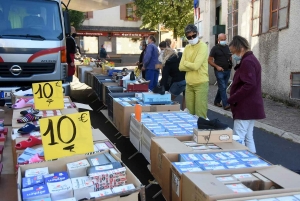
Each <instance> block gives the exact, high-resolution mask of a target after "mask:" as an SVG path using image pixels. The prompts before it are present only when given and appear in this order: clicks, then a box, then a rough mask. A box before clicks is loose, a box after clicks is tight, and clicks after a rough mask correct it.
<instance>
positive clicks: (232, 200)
mask: <svg viewBox="0 0 300 201" xmlns="http://www.w3.org/2000/svg"><path fill="white" fill-rule="evenodd" d="M293 196H295V197H296V198H297V199H298V200H300V191H298V192H291V193H280V194H275V195H272V194H270V195H260V196H254V197H243V198H230V199H220V200H219V199H218V200H217V201H245V200H248V201H259V200H264V201H267V200H265V199H269V201H274V198H277V200H278V201H285V200H287V197H293ZM278 198H280V200H279V199H278ZM277 200H276V201H277ZM289 200H291V199H289Z"/></svg>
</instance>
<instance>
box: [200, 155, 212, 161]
mask: <svg viewBox="0 0 300 201" xmlns="http://www.w3.org/2000/svg"><path fill="white" fill-rule="evenodd" d="M197 157H198V158H199V159H200V161H215V160H216V159H215V158H214V157H213V156H212V155H210V154H198V155H197Z"/></svg>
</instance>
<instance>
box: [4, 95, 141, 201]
mask: <svg viewBox="0 0 300 201" xmlns="http://www.w3.org/2000/svg"><path fill="white" fill-rule="evenodd" d="M12 97H13V98H12V100H13V101H14V102H13V105H14V107H15V109H14V110H13V115H12V127H13V128H12V130H11V132H10V133H11V138H12V145H13V146H12V149H13V150H12V152H13V161H14V165H15V167H16V168H17V170H18V171H17V173H18V181H17V183H18V200H19V201H38V200H39V201H40V200H44V201H56V200H62V201H68V200H76V201H78V200H82V199H94V200H97V199H100V198H101V200H103V198H104V199H105V200H106V199H107V200H124V201H135V200H136V201H137V200H138V195H139V192H140V191H141V190H143V189H144V186H143V185H142V184H141V183H140V181H139V180H138V179H137V178H136V177H135V176H134V175H133V173H132V172H131V171H130V170H129V169H128V168H127V167H126V166H125V164H123V163H122V161H121V153H120V151H119V150H118V149H117V148H116V147H115V145H114V144H113V143H112V142H111V141H110V140H109V139H108V138H107V137H106V136H105V135H104V134H103V133H102V132H101V131H100V130H98V129H92V139H93V145H92V147H91V149H90V150H93V151H94V152H92V153H87V154H86V155H76V153H75V155H74V156H70V157H62V158H58V159H57V160H53V161H52V160H49V161H45V159H46V158H47V157H46V156H44V146H45V144H43V140H42V136H41V130H40V121H41V119H43V118H48V117H54V116H66V115H70V114H76V113H78V108H83V109H88V110H92V109H91V108H90V107H89V106H88V105H83V104H79V103H74V102H72V101H71V99H70V98H69V97H64V107H65V108H64V109H59V110H38V109H35V104H34V98H33V97H32V96H24V97H18V96H14V95H13V96H12ZM21 104H23V105H21ZM16 108H19V109H16ZM66 117H67V116H66ZM1 122H2V123H3V121H2V120H1ZM0 126H2V124H1V125H0ZM90 126H91V125H90ZM2 131H3V132H2ZM2 131H1V132H0V134H1V136H2V133H5V132H6V133H7V129H3V130H2ZM64 132H72V130H70V131H69V130H67V131H65V130H64ZM51 135H52V134H51ZM77 135H78V133H77ZM54 138H55V136H54ZM4 139H5V138H4ZM4 142H5V141H4ZM1 153H2V152H1ZM1 167H2V164H1ZM124 195H126V197H125V198H124V199H123V198H122V199H121V197H120V196H124Z"/></svg>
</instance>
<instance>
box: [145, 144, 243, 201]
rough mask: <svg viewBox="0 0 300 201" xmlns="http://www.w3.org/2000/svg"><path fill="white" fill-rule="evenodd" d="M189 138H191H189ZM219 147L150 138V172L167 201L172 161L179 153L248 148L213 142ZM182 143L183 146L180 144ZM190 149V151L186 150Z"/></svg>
mask: <svg viewBox="0 0 300 201" xmlns="http://www.w3.org/2000/svg"><path fill="white" fill-rule="evenodd" d="M190 140H191V139H190ZM215 144H216V145H217V146H218V147H220V148H221V150H220V149H217V150H211V151H207V150H203V151H201V150H193V149H192V148H190V147H184V146H185V145H184V144H183V143H182V142H180V141H179V140H178V139H172V138H167V139H165V138H152V143H151V155H150V156H151V173H152V175H153V176H154V178H155V179H156V181H158V183H159V185H160V186H161V188H162V194H163V196H164V198H165V199H166V200H167V201H171V200H173V198H172V197H171V195H172V188H171V187H172V169H171V168H172V162H177V161H178V155H179V154H180V153H214V152H220V151H235V150H248V148H247V147H245V146H243V145H242V144H239V143H237V142H235V141H233V142H232V143H215ZM182 145H184V146H182ZM176 150H177V151H176ZM186 150H190V151H186ZM174 200H175V199H174Z"/></svg>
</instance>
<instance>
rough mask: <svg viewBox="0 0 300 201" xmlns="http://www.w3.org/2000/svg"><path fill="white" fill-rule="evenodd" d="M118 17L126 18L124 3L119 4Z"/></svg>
mask: <svg viewBox="0 0 300 201" xmlns="http://www.w3.org/2000/svg"><path fill="white" fill-rule="evenodd" d="M120 19H121V20H126V4H125V5H120Z"/></svg>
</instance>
